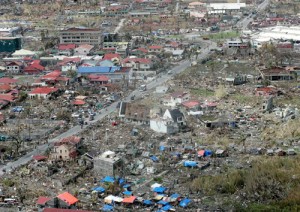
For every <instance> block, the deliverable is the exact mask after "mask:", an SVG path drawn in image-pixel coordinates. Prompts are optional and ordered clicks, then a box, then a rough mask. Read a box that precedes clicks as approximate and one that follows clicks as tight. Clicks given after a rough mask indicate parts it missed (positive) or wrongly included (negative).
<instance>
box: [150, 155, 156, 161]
mask: <svg viewBox="0 0 300 212" xmlns="http://www.w3.org/2000/svg"><path fill="white" fill-rule="evenodd" d="M150 159H151V160H152V161H153V162H157V161H158V158H157V157H156V156H154V155H153V156H151V157H150Z"/></svg>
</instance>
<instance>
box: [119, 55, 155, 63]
mask: <svg viewBox="0 0 300 212" xmlns="http://www.w3.org/2000/svg"><path fill="white" fill-rule="evenodd" d="M130 62H134V63H143V64H149V63H151V60H149V59H146V58H129V57H128V58H125V59H124V60H123V63H130Z"/></svg>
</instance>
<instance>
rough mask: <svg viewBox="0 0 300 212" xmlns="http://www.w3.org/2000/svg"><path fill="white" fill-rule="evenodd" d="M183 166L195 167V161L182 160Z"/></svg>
mask: <svg viewBox="0 0 300 212" xmlns="http://www.w3.org/2000/svg"><path fill="white" fill-rule="evenodd" d="M183 166H185V167H196V166H197V162H195V161H184V162H183Z"/></svg>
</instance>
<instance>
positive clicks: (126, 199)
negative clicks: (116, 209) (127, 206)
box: [123, 196, 136, 203]
mask: <svg viewBox="0 0 300 212" xmlns="http://www.w3.org/2000/svg"><path fill="white" fill-rule="evenodd" d="M135 199H136V197H135V196H130V197H127V198H124V199H123V202H124V203H133V202H134V200H135Z"/></svg>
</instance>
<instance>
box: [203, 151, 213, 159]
mask: <svg viewBox="0 0 300 212" xmlns="http://www.w3.org/2000/svg"><path fill="white" fill-rule="evenodd" d="M209 155H212V151H211V150H205V152H204V156H205V157H206V156H209Z"/></svg>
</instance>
